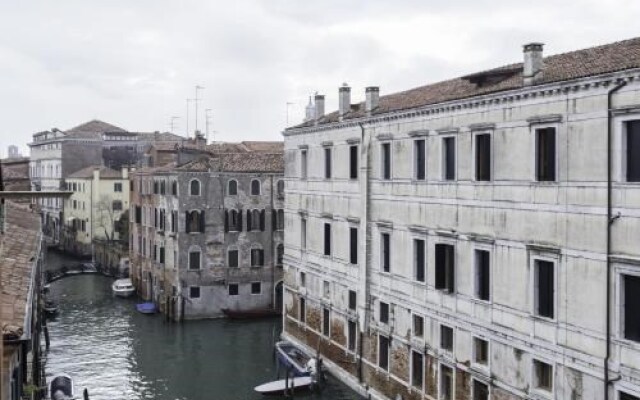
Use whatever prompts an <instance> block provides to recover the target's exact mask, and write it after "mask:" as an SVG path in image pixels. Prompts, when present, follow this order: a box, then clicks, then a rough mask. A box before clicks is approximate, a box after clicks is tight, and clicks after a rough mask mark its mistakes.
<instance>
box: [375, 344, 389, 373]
mask: <svg viewBox="0 0 640 400" xmlns="http://www.w3.org/2000/svg"><path fill="white" fill-rule="evenodd" d="M378 366H379V367H380V368H382V369H383V370H385V371H388V370H389V338H388V337H386V336H382V335H379V336H378Z"/></svg>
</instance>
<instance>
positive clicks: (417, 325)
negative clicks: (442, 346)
mask: <svg viewBox="0 0 640 400" xmlns="http://www.w3.org/2000/svg"><path fill="white" fill-rule="evenodd" d="M412 319H413V321H412V325H413V336H415V337H418V338H421V337H424V317H422V316H420V315H417V314H413V318H412Z"/></svg>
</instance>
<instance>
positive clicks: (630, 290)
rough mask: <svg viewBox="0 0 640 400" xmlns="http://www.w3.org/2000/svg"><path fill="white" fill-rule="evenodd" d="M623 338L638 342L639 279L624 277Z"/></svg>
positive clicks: (639, 332) (639, 316) (639, 328)
mask: <svg viewBox="0 0 640 400" xmlns="http://www.w3.org/2000/svg"><path fill="white" fill-rule="evenodd" d="M624 337H625V338H626V339H629V340H633V341H635V342H640V277H638V276H631V275H624Z"/></svg>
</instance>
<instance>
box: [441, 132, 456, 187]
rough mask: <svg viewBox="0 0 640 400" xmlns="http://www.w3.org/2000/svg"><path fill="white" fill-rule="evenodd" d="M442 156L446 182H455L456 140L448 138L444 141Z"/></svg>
mask: <svg viewBox="0 0 640 400" xmlns="http://www.w3.org/2000/svg"><path fill="white" fill-rule="evenodd" d="M442 145H443V147H444V148H443V150H442V156H443V157H444V162H443V168H444V176H443V178H444V180H446V181H453V180H455V179H456V138H454V137H447V138H444V139H442Z"/></svg>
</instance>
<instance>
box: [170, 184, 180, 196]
mask: <svg viewBox="0 0 640 400" xmlns="http://www.w3.org/2000/svg"><path fill="white" fill-rule="evenodd" d="M171 194H172V195H174V196H177V195H178V181H171Z"/></svg>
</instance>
